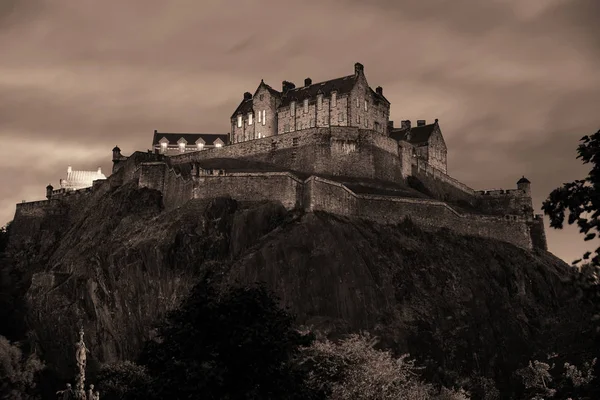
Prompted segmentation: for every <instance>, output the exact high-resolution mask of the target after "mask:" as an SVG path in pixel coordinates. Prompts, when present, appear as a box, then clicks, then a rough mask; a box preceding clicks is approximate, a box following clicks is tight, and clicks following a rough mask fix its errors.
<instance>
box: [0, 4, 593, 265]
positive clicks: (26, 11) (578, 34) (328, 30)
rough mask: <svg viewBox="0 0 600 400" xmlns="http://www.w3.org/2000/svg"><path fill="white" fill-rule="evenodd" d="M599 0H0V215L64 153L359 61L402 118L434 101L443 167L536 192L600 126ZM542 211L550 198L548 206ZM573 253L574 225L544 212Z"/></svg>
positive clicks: (569, 168) (576, 173)
mask: <svg viewBox="0 0 600 400" xmlns="http://www.w3.org/2000/svg"><path fill="white" fill-rule="evenodd" d="M598 20H600V1H598V0H526V1H524V0H485V1H482V0H447V1H445V0H369V1H355V0H318V1H317V0H304V1H287V0H214V1H213V0H189V1H184V0H182V1H173V0H171V1H164V0H123V1H104V2H98V1H92V0H1V1H0V137H1V139H2V143H3V145H4V146H5V149H6V151H5V152H4V154H3V156H2V157H1V158H0V174H1V176H2V183H3V185H0V225H2V224H4V223H5V222H7V221H9V220H11V219H12V217H13V215H14V208H15V206H14V204H15V203H17V202H20V201H21V200H28V201H32V200H38V199H43V198H44V190H45V189H44V188H45V186H46V185H47V184H48V183H52V184H53V185H54V186H55V187H56V186H58V181H59V179H60V178H61V177H64V175H65V174H66V168H67V165H69V164H71V165H72V166H73V168H74V169H86V170H94V169H96V168H97V167H98V166H102V168H103V170H104V171H109V170H110V167H111V149H112V147H113V146H114V145H115V144H118V145H119V146H120V147H121V149H122V150H123V153H124V154H129V153H130V152H132V151H134V150H146V149H148V148H149V147H150V145H151V139H152V132H153V130H154V129H158V130H159V131H163V132H169V131H170V132H219V133H225V132H228V128H229V116H230V115H231V113H232V112H233V110H234V109H235V107H236V106H237V105H238V103H239V102H240V100H241V99H242V97H243V93H244V92H245V91H251V92H253V91H254V90H255V88H256V86H257V85H258V83H259V82H260V79H261V78H264V80H265V82H267V83H269V84H271V85H272V86H274V87H275V88H277V89H279V86H280V85H281V81H282V80H284V79H285V80H291V81H293V82H296V83H297V84H298V83H302V82H303V79H304V78H306V77H310V78H312V79H313V81H315V82H316V81H321V80H326V79H330V78H335V77H338V76H343V75H349V74H351V73H353V65H354V63H355V62H361V63H362V64H364V66H365V74H366V76H367V79H368V80H369V82H370V84H371V86H372V87H375V86H383V90H384V94H385V95H386V97H387V98H388V99H389V100H390V101H391V103H392V112H391V118H392V119H393V120H395V121H396V124H398V123H399V121H400V120H401V119H410V120H413V121H415V120H417V119H426V120H433V119H435V118H439V120H440V124H441V128H442V131H443V133H444V135H445V138H446V142H447V144H448V149H449V164H448V167H449V172H450V174H451V175H453V176H454V177H456V178H458V179H460V180H462V181H463V182H465V183H467V184H469V185H470V186H471V187H473V188H475V189H487V188H514V187H515V182H516V181H517V179H519V178H520V177H521V176H522V175H525V176H527V177H528V178H529V179H530V180H531V181H532V189H533V193H534V202H535V207H536V208H538V209H539V208H540V207H541V202H542V201H543V200H544V198H545V197H546V196H547V195H548V193H549V192H550V191H551V190H552V189H553V188H555V187H557V186H560V185H561V184H562V183H564V182H567V181H571V180H574V179H577V178H580V177H583V176H585V174H586V172H587V170H588V169H587V168H586V167H585V166H583V165H581V164H580V162H579V161H578V160H576V159H575V155H576V152H575V150H576V148H577V144H578V140H579V139H580V138H581V137H582V136H583V135H585V134H591V133H593V132H595V131H597V130H598V129H600V73H599V69H598V65H599V62H600V24H598ZM538 212H541V211H538ZM547 231H548V241H549V246H550V250H551V251H553V252H554V253H555V254H557V255H558V256H560V257H562V258H564V259H565V260H567V261H572V260H573V259H574V258H576V257H577V256H578V255H580V254H581V253H582V252H583V251H584V250H585V249H586V243H584V242H583V240H582V237H581V235H580V234H579V233H578V232H577V229H575V228H571V229H567V230H565V231H562V232H556V231H554V230H551V229H550V228H549V227H548V226H547Z"/></svg>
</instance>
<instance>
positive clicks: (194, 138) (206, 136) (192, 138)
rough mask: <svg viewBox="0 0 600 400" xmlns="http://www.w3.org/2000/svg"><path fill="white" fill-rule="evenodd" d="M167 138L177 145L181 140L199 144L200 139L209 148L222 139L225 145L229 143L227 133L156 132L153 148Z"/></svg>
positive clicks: (170, 142)
mask: <svg viewBox="0 0 600 400" xmlns="http://www.w3.org/2000/svg"><path fill="white" fill-rule="evenodd" d="M162 138H165V139H167V140H168V141H169V144H172V145H174V144H177V143H178V141H179V140H180V139H183V140H185V141H187V143H198V139H202V140H204V143H205V144H206V145H207V146H211V145H213V144H214V142H215V141H216V140H217V139H221V140H222V141H223V143H227V142H228V139H229V135H228V134H227V133H224V134H221V133H161V132H154V138H153V139H152V147H154V146H157V145H159V144H160V140H161V139H162Z"/></svg>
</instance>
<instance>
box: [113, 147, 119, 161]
mask: <svg viewBox="0 0 600 400" xmlns="http://www.w3.org/2000/svg"><path fill="white" fill-rule="evenodd" d="M112 152H113V159H112V160H113V163H114V162H117V161H119V160H120V159H121V149H120V148H119V146H115V147H114V148H113V149H112Z"/></svg>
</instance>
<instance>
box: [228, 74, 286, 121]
mask: <svg viewBox="0 0 600 400" xmlns="http://www.w3.org/2000/svg"><path fill="white" fill-rule="evenodd" d="M261 87H264V88H265V89H267V90H268V91H269V93H271V95H272V96H275V97H281V92H278V91H277V90H275V89H273V88H272V87H271V86H269V85H267V84H266V83H265V81H264V80H262V79H261V80H260V84H259V85H258V87H257V88H256V90H255V91H254V95H253V96H252V97H254V96H255V95H256V93H257V92H258V91H259V89H260V88H261ZM251 112H253V109H252V99H244V100H242V102H241V103H240V104H239V105H238V106H237V108H236V109H235V111H234V112H233V114H231V118H235V117H236V116H237V115H238V114H248V113H251Z"/></svg>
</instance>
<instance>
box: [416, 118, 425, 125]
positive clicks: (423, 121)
mask: <svg viewBox="0 0 600 400" xmlns="http://www.w3.org/2000/svg"><path fill="white" fill-rule="evenodd" d="M426 123H427V121H425V120H424V119H418V120H417V126H425V124H426Z"/></svg>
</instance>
